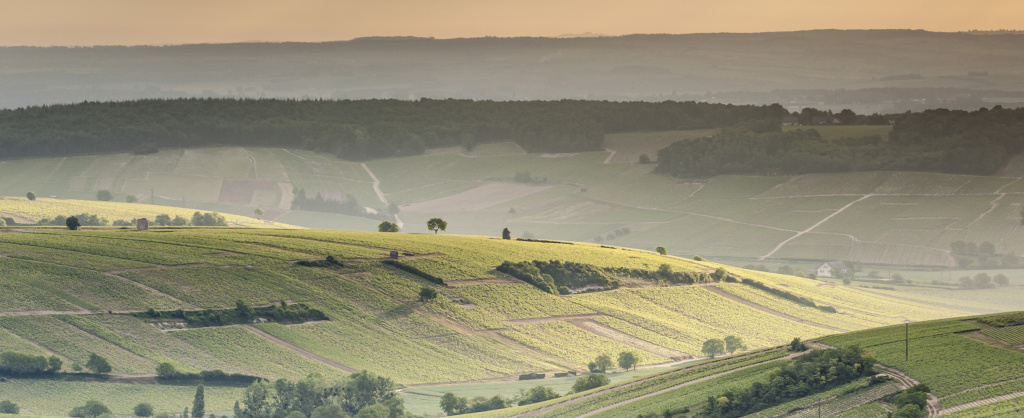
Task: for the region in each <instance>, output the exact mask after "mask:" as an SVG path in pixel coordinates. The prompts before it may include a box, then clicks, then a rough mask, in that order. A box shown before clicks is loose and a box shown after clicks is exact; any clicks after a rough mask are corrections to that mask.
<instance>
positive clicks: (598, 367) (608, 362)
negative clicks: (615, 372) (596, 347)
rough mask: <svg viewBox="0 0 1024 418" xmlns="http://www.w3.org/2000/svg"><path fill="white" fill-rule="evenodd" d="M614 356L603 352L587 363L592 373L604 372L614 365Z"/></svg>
mask: <svg viewBox="0 0 1024 418" xmlns="http://www.w3.org/2000/svg"><path fill="white" fill-rule="evenodd" d="M613 366H614V363H612V358H611V357H608V356H607V355H605V354H601V355H600V356H597V358H595V359H594V361H592V362H590V363H589V364H587V368H588V369H590V372H591V373H604V372H605V371H607V370H608V369H609V368H610V367H613Z"/></svg>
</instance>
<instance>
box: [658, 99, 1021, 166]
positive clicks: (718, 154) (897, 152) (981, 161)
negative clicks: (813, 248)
mask: <svg viewBox="0 0 1024 418" xmlns="http://www.w3.org/2000/svg"><path fill="white" fill-rule="evenodd" d="M851 113H852V112H851ZM1022 134H1024V108H1018V109H1014V110H1011V109H1003V108H1001V107H999V106H996V107H995V108H993V109H991V110H989V109H981V110H978V111H975V112H964V111H949V110H945V109H936V110H928V111H924V112H920V113H906V114H903V115H898V116H896V117H895V125H894V126H893V129H892V131H891V132H890V133H889V137H888V138H882V137H880V136H869V137H862V138H841V139H838V140H834V141H828V140H826V139H824V138H822V137H821V135H819V134H818V132H817V131H815V130H814V129H799V130H794V131H787V132H783V131H782V128H781V125H780V123H779V120H778V119H773V120H767V119H766V120H762V121H746V122H743V123H740V124H738V125H736V126H733V127H731V128H727V129H723V131H722V132H721V133H720V134H718V135H715V136H712V137H709V138H699V139H695V140H689V141H678V142H675V143H673V144H671V145H669V146H668V147H666V148H664V149H661V150H659V151H658V165H657V167H656V168H655V170H654V171H655V172H656V173H661V174H667V175H671V176H675V177H710V176H714V175H718V174H803V173H827V172H846V171H871V170H902V171H932V172H941V173H956V174H979V175H989V174H994V173H995V172H996V171H998V170H999V169H1001V168H1002V167H1003V166H1004V165H1005V164H1006V162H1007V161H1009V159H1010V158H1011V157H1013V156H1014V155H1016V154H1018V153H1020V152H1021V150H1022V149H1024V135H1022Z"/></svg>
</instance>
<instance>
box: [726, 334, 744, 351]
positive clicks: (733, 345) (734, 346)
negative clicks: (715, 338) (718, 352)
mask: <svg viewBox="0 0 1024 418" xmlns="http://www.w3.org/2000/svg"><path fill="white" fill-rule="evenodd" d="M746 349H747V345H746V344H743V339H742V338H740V337H737V336H735V335H730V336H728V337H725V351H727V352H728V353H729V354H732V353H735V352H737V351H743V350H746Z"/></svg>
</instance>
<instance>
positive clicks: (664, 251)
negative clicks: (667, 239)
mask: <svg viewBox="0 0 1024 418" xmlns="http://www.w3.org/2000/svg"><path fill="white" fill-rule="evenodd" d="M654 251H657V252H658V254H661V255H666V254H668V250H666V249H665V247H658V248H655V249H654Z"/></svg>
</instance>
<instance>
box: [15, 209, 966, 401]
mask: <svg viewBox="0 0 1024 418" xmlns="http://www.w3.org/2000/svg"><path fill="white" fill-rule="evenodd" d="M390 250H397V251H398V252H399V254H401V257H402V258H406V259H405V260H400V261H402V262H406V263H409V265H411V266H417V268H422V270H423V271H429V272H430V274H433V275H436V276H439V277H442V278H444V280H446V281H448V282H449V283H451V286H448V285H444V286H440V285H437V284H434V283H431V282H429V281H427V280H425V279H424V278H421V277H419V276H416V275H413V274H410V273H407V272H405V271H402V270H398V269H396V268H394V267H391V266H388V265H386V264H382V262H381V261H380V260H382V259H385V258H387V256H388V252H389V251H390ZM327 255H332V256H334V257H336V258H338V259H340V260H342V261H343V263H344V264H345V266H344V267H341V268H317V267H302V266H298V265H296V264H295V262H296V261H299V260H309V259H318V258H323V257H325V256H327ZM0 260H3V262H2V263H0V288H2V289H3V292H4V298H3V301H2V303H0V342H2V343H3V346H4V347H5V348H7V347H10V349H17V350H21V351H25V352H30V353H39V352H40V350H44V351H45V352H47V353H50V354H54V355H57V356H58V357H60V358H62V359H64V360H65V367H70V364H72V363H79V364H81V363H83V362H84V361H85V360H86V358H87V357H88V353H90V352H96V353H99V354H101V355H103V356H105V357H107V358H109V359H110V360H111V362H112V363H113V365H114V373H116V374H118V375H121V376H128V377H130V376H147V375H152V373H153V372H154V370H155V367H156V365H157V364H159V363H162V362H170V363H172V364H174V365H175V366H176V367H177V368H179V369H180V370H186V371H200V370H212V369H221V370H224V371H226V372H232V373H244V374H251V375H257V376H262V377H266V378H271V379H275V378H281V377H286V378H292V379H295V378H298V377H301V376H304V375H305V374H307V373H311V372H316V373H320V374H323V375H326V376H343V375H345V374H346V373H347V372H348V371H349V370H361V369H368V370H370V371H373V372H375V373H380V374H383V375H386V376H390V377H392V378H394V379H395V380H396V381H398V382H400V383H403V384H423V383H438V382H459V381H477V380H486V379H504V378H509V377H514V376H516V375H518V374H521V373H527V372H548V373H551V372H557V371H564V370H571V369H574V370H585V365H586V363H587V362H589V361H590V360H592V359H593V358H594V357H595V356H597V355H600V354H608V355H611V356H613V357H614V356H616V355H617V353H618V352H620V351H626V350H633V351H636V352H638V353H639V354H640V355H641V364H644V365H647V364H657V363H665V362H669V361H672V359H673V358H674V359H685V358H689V357H699V356H700V355H701V354H700V346H701V343H702V341H703V340H704V339H708V338H722V337H724V336H726V335H737V336H740V337H742V338H743V339H744V340H745V341H747V343H748V345H749V346H750V347H751V348H762V347H768V346H774V345H778V344H782V343H785V342H786V341H788V340H790V339H792V338H793V337H795V336H800V337H804V338H812V337H816V336H821V335H826V334H830V333H832V332H835V330H836V329H844V330H846V329H861V328H864V327H867V326H874V325H879V324H893V323H899V322H901V321H902V320H903V318H910V319H913V320H915V321H917V320H927V319H935V318H941V317H949V316H955V315H959V314H963V313H965V312H967V311H965V310H959V309H956V308H955V307H953V306H950V305H943V307H939V306H936V305H933V304H931V303H930V302H928V301H922V302H920V303H908V302H907V301H905V300H904V299H900V298H889V297H886V296H881V295H867V294H864V293H861V292H858V291H856V290H855V289H848V288H845V287H842V286H828V287H821V282H816V281H812V280H809V279H799V278H795V277H791V276H779V275H772V274H766V273H760V272H748V271H745V270H742V269H735V268H728V270H729V271H730V272H731V273H732V274H733V275H735V276H738V277H750V278H755V279H756V280H759V281H761V282H764V283H768V284H770V285H772V286H776V287H782V288H786V289H787V290H789V291H791V292H793V293H797V294H799V295H801V296H805V297H809V298H813V299H814V300H816V301H819V303H822V304H828V305H831V306H834V307H835V308H837V309H838V313H834V314H828V313H824V312H820V311H818V312H817V313H814V312H810V311H807V310H806V309H805V308H802V307H800V306H798V305H795V304H793V303H792V302H788V301H786V300H781V299H778V298H773V297H772V296H770V295H767V294H765V293H764V292H762V291H760V290H756V289H753V288H747V287H745V286H744V285H740V284H725V283H721V284H718V285H716V286H719V287H721V288H722V289H724V290H725V291H730V292H731V293H732V294H733V295H734V297H733V298H729V297H726V295H727V293H724V292H723V291H722V290H716V289H715V288H713V287H705V286H701V285H682V286H664V285H659V284H657V283H654V282H644V281H642V280H632V281H630V283H632V285H631V286H632V287H626V288H621V289H618V290H611V291H605V292H598V293H582V294H578V295H569V296H554V295H550V294H547V293H544V292H542V291H540V290H538V289H536V288H534V287H533V286H530V285H527V284H523V283H520V282H518V281H516V280H513V279H508V278H503V274H501V273H500V272H497V271H496V270H495V267H496V266H498V265H499V264H501V263H502V262H504V261H513V262H516V261H530V260H562V261H566V262H568V261H572V262H578V263H585V264H590V265H593V266H595V267H598V268H606V267H607V268H612V267H625V268H631V269H638V270H648V271H654V270H657V269H658V268H659V266H661V265H663V264H666V265H668V266H670V268H671V269H672V270H673V271H680V272H694V273H698V274H700V273H707V272H711V271H713V270H714V269H716V268H718V267H720V265H718V264H715V263H711V262H704V261H693V260H690V259H683V258H678V257H673V256H662V255H659V254H657V253H654V252H649V251H641V250H633V249H627V248H619V247H610V246H601V245H597V244H587V243H570V244H565V243H542V242H528V241H516V240H511V241H509V240H502V239H498V238H492V237H479V236H457V235H448V234H438V235H434V234H404V233H397V234H395V233H373V232H344V231H324V230H284V229H252V228H219V229H218V228H213V229H201V228H200V229H193V228H181V229H165V230H154V231H149V232H139V231H134V230H121V229H109V230H83V231H68V230H63V229H46V228H38V229H37V228H31V227H18V228H14V229H11V228H8V232H5V233H0ZM456 267H457V268H456ZM449 270H450V271H451V274H449V273H448V271H449ZM741 286H743V287H741ZM423 287H432V288H435V289H436V290H437V291H438V293H439V297H438V298H437V299H436V300H434V301H433V302H422V301H420V299H419V291H420V289H421V288H423ZM737 289H741V290H742V291H738V290H737ZM238 300H242V301H245V302H246V303H249V304H251V305H264V304H271V303H277V301H280V300H290V301H293V302H304V303H308V304H310V305H312V306H314V307H316V308H317V309H320V310H322V311H323V312H325V313H326V314H327V315H328V317H330V318H331V320H330V321H325V322H315V323H308V324H301V325H281V324H275V323H266V324H256V325H255V326H254V327H252V328H247V327H239V326H229V327H224V328H203V329H195V330H186V331H162V330H160V329H158V328H156V327H154V326H152V325H150V324H148V323H147V322H146V321H145V320H144V319H140V318H136V317H134V316H131V315H129V313H131V312H138V311H145V310H146V309H149V308H156V309H167V310H170V309H178V308H181V309H186V310H187V309H198V308H228V309H231V308H233V307H234V306H235V302H236V301H238ZM766 308H767V309H766ZM773 312H785V313H787V314H788V315H792V316H793V317H798V318H801V319H800V320H794V319H793V318H792V317H789V316H785V315H781V314H777V313H773ZM830 327H831V328H830ZM105 388H114V386H105ZM124 396H126V397H127V399H129V400H128V401H125V402H129V401H130V400H132V399H136V397H135V396H137V397H138V398H139V399H141V398H142V397H143V396H149V395H146V394H145V393H142V392H140V393H139V394H138V395H124ZM33 399H34V398H33ZM76 399H77V398H76ZM26 402H28V403H27V404H26V406H32V409H31V410H33V411H37V410H38V411H51V410H50V409H46V408H48V407H45V406H43V405H36V404H33V403H32V402H37V401H32V400H29V401H26ZM33 405H35V406H33ZM64 406H67V405H64ZM37 408H38V409H37Z"/></svg>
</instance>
